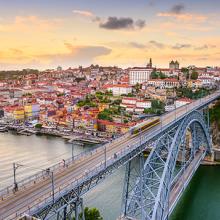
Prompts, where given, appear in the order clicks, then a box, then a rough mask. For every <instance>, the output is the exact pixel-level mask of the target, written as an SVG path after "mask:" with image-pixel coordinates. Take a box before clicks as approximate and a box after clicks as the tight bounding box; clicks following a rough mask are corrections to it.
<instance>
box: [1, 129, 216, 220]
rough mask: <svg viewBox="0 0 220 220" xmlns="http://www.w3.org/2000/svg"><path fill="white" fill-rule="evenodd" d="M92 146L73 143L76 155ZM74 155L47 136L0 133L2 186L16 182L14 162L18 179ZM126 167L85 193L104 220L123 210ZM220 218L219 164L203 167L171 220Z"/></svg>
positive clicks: (90, 205) (88, 204)
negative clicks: (14, 178)
mask: <svg viewBox="0 0 220 220" xmlns="http://www.w3.org/2000/svg"><path fill="white" fill-rule="evenodd" d="M89 148H91V146H90V147H89V146H87V147H82V146H77V145H75V146H74V155H77V154H79V153H80V152H82V151H85V150H88V149H89ZM68 157H71V145H70V144H67V143H66V142H65V141H64V140H62V139H60V138H54V137H46V136H35V135H33V136H28V137H27V136H18V135H14V134H11V133H1V134H0V189H2V188H3V187H5V186H6V185H8V184H12V182H13V169H12V163H13V162H16V163H19V164H22V165H25V166H21V167H19V168H18V169H17V174H18V175H17V180H19V179H21V178H24V177H25V176H29V175H31V174H34V173H35V172H37V171H38V170H39V168H41V169H43V168H47V167H49V166H51V165H53V164H55V163H57V162H60V161H62V159H65V158H68ZM124 171H125V168H124V167H122V168H120V169H118V170H117V171H116V172H114V173H113V174H112V175H111V176H109V177H107V178H106V180H104V181H103V182H102V183H101V184H99V185H98V186H97V187H96V188H94V189H93V190H91V191H90V192H89V193H87V194H86V195H85V196H84V202H85V206H89V207H97V208H98V209H99V210H100V212H101V214H102V216H103V218H104V220H115V219H116V218H117V217H118V216H119V213H120V209H121V197H122V189H123V180H124ZM197 219H198V220H220V167H218V166H216V167H207V166H202V167H200V168H199V169H198V171H197V173H196V175H195V176H194V177H193V180H192V181H191V183H190V185H189V187H188V188H187V190H186V193H184V196H183V197H182V199H181V200H180V202H179V203H178V205H177V207H176V209H175V211H174V213H173V215H172V217H171V220H197Z"/></svg>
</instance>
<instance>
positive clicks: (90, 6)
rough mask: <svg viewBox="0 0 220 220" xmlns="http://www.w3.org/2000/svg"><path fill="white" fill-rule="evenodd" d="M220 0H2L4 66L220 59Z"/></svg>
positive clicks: (202, 62)
mask: <svg viewBox="0 0 220 220" xmlns="http://www.w3.org/2000/svg"><path fill="white" fill-rule="evenodd" d="M219 8H220V1H219V0H212V1H211V2H210V1H208V0H194V1H193V2H192V1H190V0H184V1H174V0H135V1H134V0H126V1H118V0H112V1H108V0H80V1H79V0H78V1H74V0H62V1H60V0H37V1H34V0H29V1H25V0H14V1H12V0H9V1H4V0H0V42H1V44H0V69H22V68H39V69H45V68H54V67H56V66H58V65H61V66H62V67H64V68H67V67H70V66H71V67H73V66H79V65H90V64H91V63H93V64H100V65H117V66H121V67H127V66H137V65H140V66H141V65H145V64H146V63H147V61H148V59H149V58H150V57H152V59H153V64H154V65H157V66H163V67H167V66H168V62H169V61H170V60H172V59H175V60H176V59H177V60H178V61H179V62H180V64H181V66H184V65H185V66H188V65H191V64H192V65H193V64H194V65H197V66H207V65H212V66H217V65H219V59H220V29H219V26H220V13H219Z"/></svg>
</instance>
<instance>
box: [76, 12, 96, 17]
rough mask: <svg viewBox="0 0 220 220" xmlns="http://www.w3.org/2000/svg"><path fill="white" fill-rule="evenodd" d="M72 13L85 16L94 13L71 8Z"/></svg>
mask: <svg viewBox="0 0 220 220" xmlns="http://www.w3.org/2000/svg"><path fill="white" fill-rule="evenodd" d="M73 13H74V14H78V15H82V16H85V17H93V16H94V14H93V13H92V12H91V11H82V10H73Z"/></svg>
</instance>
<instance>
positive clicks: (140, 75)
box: [129, 67, 153, 85]
mask: <svg viewBox="0 0 220 220" xmlns="http://www.w3.org/2000/svg"><path fill="white" fill-rule="evenodd" d="M152 71H153V69H152V68H142V67H135V68H132V69H130V70H129V83H130V84H131V85H136V84H137V83H139V84H142V83H144V82H147V81H148V80H149V79H150V75H151V73H152Z"/></svg>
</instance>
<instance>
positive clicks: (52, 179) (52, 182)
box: [51, 171, 54, 204]
mask: <svg viewBox="0 0 220 220" xmlns="http://www.w3.org/2000/svg"><path fill="white" fill-rule="evenodd" d="M51 184H52V198H53V204H54V176H53V171H51Z"/></svg>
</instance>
